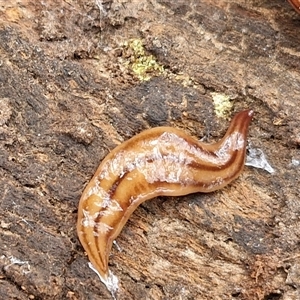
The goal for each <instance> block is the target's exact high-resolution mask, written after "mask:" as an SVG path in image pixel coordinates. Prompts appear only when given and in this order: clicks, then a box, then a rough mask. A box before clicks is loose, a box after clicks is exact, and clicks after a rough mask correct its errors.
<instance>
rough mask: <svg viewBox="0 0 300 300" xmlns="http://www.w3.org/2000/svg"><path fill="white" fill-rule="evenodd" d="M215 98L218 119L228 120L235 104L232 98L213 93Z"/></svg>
mask: <svg viewBox="0 0 300 300" xmlns="http://www.w3.org/2000/svg"><path fill="white" fill-rule="evenodd" d="M211 96H212V98H213V102H214V107H215V113H216V115H217V116H218V117H220V118H224V119H226V118H227V117H228V115H229V113H230V111H231V109H232V106H233V103H232V101H230V100H231V99H230V97H229V96H228V95H225V94H220V93H211Z"/></svg>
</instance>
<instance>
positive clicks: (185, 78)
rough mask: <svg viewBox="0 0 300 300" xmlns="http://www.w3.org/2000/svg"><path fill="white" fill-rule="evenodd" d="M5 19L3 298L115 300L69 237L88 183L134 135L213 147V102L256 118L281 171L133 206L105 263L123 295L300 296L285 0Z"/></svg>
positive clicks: (0, 79)
mask: <svg viewBox="0 0 300 300" xmlns="http://www.w3.org/2000/svg"><path fill="white" fill-rule="evenodd" d="M0 16H1V17H0V195H1V200H0V299H8V300H10V299H20V300H23V299H24V300H25V299H43V300H47V299H49V300H50V299H51V300H53V299H73V300H75V299H90V300H92V299H112V298H111V295H110V293H109V292H108V291H107V289H106V287H105V286H104V285H103V284H102V283H101V282H100V281H99V279H98V277H97V275H96V274H95V273H94V272H93V271H92V270H91V269H89V268H88V265H87V262H88V260H87V257H86V255H85V254H84V251H83V248H82V247H81V245H80V243H79V241H78V238H77V234H76V218H77V206H78V201H79V198H80V195H81V193H82V191H83V189H84V186H85V185H86V184H87V182H88V181H89V180H90V179H91V177H92V175H93V174H94V172H95V170H96V169H97V167H98V165H99V163H100V162H101V160H102V159H103V158H104V157H105V155H106V154H107V153H108V152H109V151H110V150H111V149H113V148H114V147H115V146H116V145H118V144H120V143H121V142H122V141H124V140H126V139H128V138H130V137H132V136H133V135H135V134H137V133H139V132H141V131H142V130H143V129H146V128H152V127H156V126H174V127H177V128H181V129H184V130H185V131H186V132H187V133H189V134H191V135H194V136H196V137H198V138H199V139H204V140H205V141H207V142H214V141H217V140H218V139H220V138H221V137H222V136H223V134H224V133H225V131H226V128H227V126H228V124H229V121H228V120H227V119H224V118H222V117H218V116H217V114H216V112H218V110H217V106H216V104H215V103H214V101H213V99H215V98H216V95H219V96H220V97H221V98H223V99H227V98H228V99H229V100H230V101H229V103H230V105H232V108H231V109H230V111H229V113H228V114H226V116H227V117H229V116H232V115H233V113H234V112H237V111H240V110H242V109H246V108H251V109H253V110H254V111H255V117H254V120H253V122H252V124H251V128H250V135H249V141H250V144H251V148H255V149H256V148H257V149H261V150H262V151H263V153H264V154H265V155H266V157H267V159H268V161H269V163H270V164H271V166H272V167H273V168H274V169H275V172H274V173H272V174H270V173H268V172H267V171H265V170H261V169H258V168H253V167H246V168H245V170H244V172H243V173H242V175H241V176H240V177H239V179H237V180H236V181H234V182H233V183H232V184H231V185H229V186H227V187H225V188H224V189H222V190H220V191H217V192H214V193H210V194H192V195H188V196H184V197H159V198H156V199H153V200H150V201H147V202H145V203H143V204H142V205H141V206H140V207H139V208H138V209H137V210H136V211H135V212H134V214H133V215H132V217H131V218H130V219H129V221H128V223H127V224H126V226H125V227H124V229H123V231H122V232H121V234H120V236H119V237H118V238H117V243H118V246H119V248H120V249H121V251H119V250H120V249H118V247H113V250H112V252H111V257H110V269H111V270H112V271H113V273H114V274H115V275H116V276H117V277H118V278H119V281H120V283H119V293H118V295H117V299H155V300H156V299H201V300H205V299H222V300H223V299H225V300H227V299H237V300H241V299H249V300H250V299H251V300H253V299H259V300H261V299H264V300H267V299H268V300H277V299H282V300H290V299H295V300H296V299H300V250H299V242H300V182H299V181H300V179H299V178H300V126H299V122H300V105H299V103H300V68H299V67H300V41H299V30H300V15H298V14H297V13H296V12H295V11H294V10H293V8H292V7H291V5H290V4H289V3H288V2H287V1H284V0H274V1H256V0H250V1H249V0H248V1H246V0H242V1H238V0H232V1H231V0H230V1H229V0H228V1H225V0H224V1H223V0H220V1H212V0H201V1H200V0H177V1H166V0H150V1H149V0H131V1H129V0H128V1H127V0H114V1H112V0H91V1H89V0H86V1H82V0H78V1H58V0H56V1H33V0H20V1H16V0H12V1H5V0H0ZM144 71H145V72H144ZM222 112H224V105H223V108H222Z"/></svg>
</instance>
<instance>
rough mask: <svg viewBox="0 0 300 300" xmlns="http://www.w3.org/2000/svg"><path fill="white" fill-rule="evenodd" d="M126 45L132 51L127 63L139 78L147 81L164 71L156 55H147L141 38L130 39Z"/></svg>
mask: <svg viewBox="0 0 300 300" xmlns="http://www.w3.org/2000/svg"><path fill="white" fill-rule="evenodd" d="M124 46H125V48H126V49H127V50H130V52H131V55H130V60H129V62H128V63H127V64H128V66H129V67H130V68H131V69H132V71H133V72H134V74H135V75H136V76H137V77H138V78H139V80H141V81H147V80H150V79H151V77H153V76H155V75H160V74H163V73H164V67H163V66H162V65H160V64H159V63H157V61H156V59H155V57H154V56H153V55H147V53H146V51H145V49H144V46H143V42H142V41H141V40H139V39H133V40H130V41H129V42H128V43H125V45H124Z"/></svg>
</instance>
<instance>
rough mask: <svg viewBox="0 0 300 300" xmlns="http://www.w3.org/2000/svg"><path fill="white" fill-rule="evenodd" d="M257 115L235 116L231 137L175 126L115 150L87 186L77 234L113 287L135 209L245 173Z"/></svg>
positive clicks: (155, 130) (216, 185)
mask: <svg viewBox="0 0 300 300" xmlns="http://www.w3.org/2000/svg"><path fill="white" fill-rule="evenodd" d="M252 116H253V111H252V110H245V111H242V112H240V113H238V114H236V115H235V117H234V118H233V119H232V121H231V124H230V126H229V128H228V130H227V132H226V134H225V136H224V137H223V138H222V139H221V140H220V141H219V142H217V143H215V144H204V143H201V142H199V141H197V140H196V139H194V138H193V137H191V136H189V135H187V134H186V133H185V132H183V131H181V130H179V129H175V128H171V127H157V128H153V129H149V130H145V131H143V132H141V133H140V134H138V135H136V136H134V137H132V138H131V139H129V140H128V141H126V142H124V143H122V144H121V145H119V146H118V147H116V148H115V149H114V150H112V151H111V152H110V153H109V154H108V155H107V156H106V157H105V158H104V160H103V161H102V163H101V164H100V166H99V167H98V169H97V171H96V173H95V175H94V176H93V178H92V180H91V181H90V182H89V184H88V185H87V186H86V188H85V190H84V192H83V194H82V196H81V199H80V203H79V208H78V223H77V232H78V236H79V239H80V242H81V244H82V246H83V248H84V249H85V251H86V252H87V254H88V257H89V260H90V262H91V264H92V266H93V268H94V269H95V270H96V271H97V272H98V275H99V276H100V278H101V280H102V281H103V282H104V283H105V284H106V285H107V283H108V282H109V280H111V275H112V273H110V271H109V269H108V258H109V253H110V250H111V247H112V243H113V241H114V240H115V239H116V237H117V236H118V235H119V233H120V231H121V230H122V228H123V226H124V225H125V223H126V222H127V220H128V218H129V217H130V215H131V214H132V213H133V211H134V210H135V209H136V208H137V207H138V206H139V205H140V204H141V203H142V202H144V201H146V200H148V199H151V198H154V197H157V196H182V195H187V194H190V193H196V192H203V193H208V192H212V191H215V190H217V189H220V188H222V187H224V186H225V185H227V184H228V183H230V182H231V181H232V180H234V179H235V178H236V177H238V176H239V174H240V173H241V171H242V169H243V167H244V162H245V152H246V144H247V133H248V127H249V123H250V121H251V119H252Z"/></svg>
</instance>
